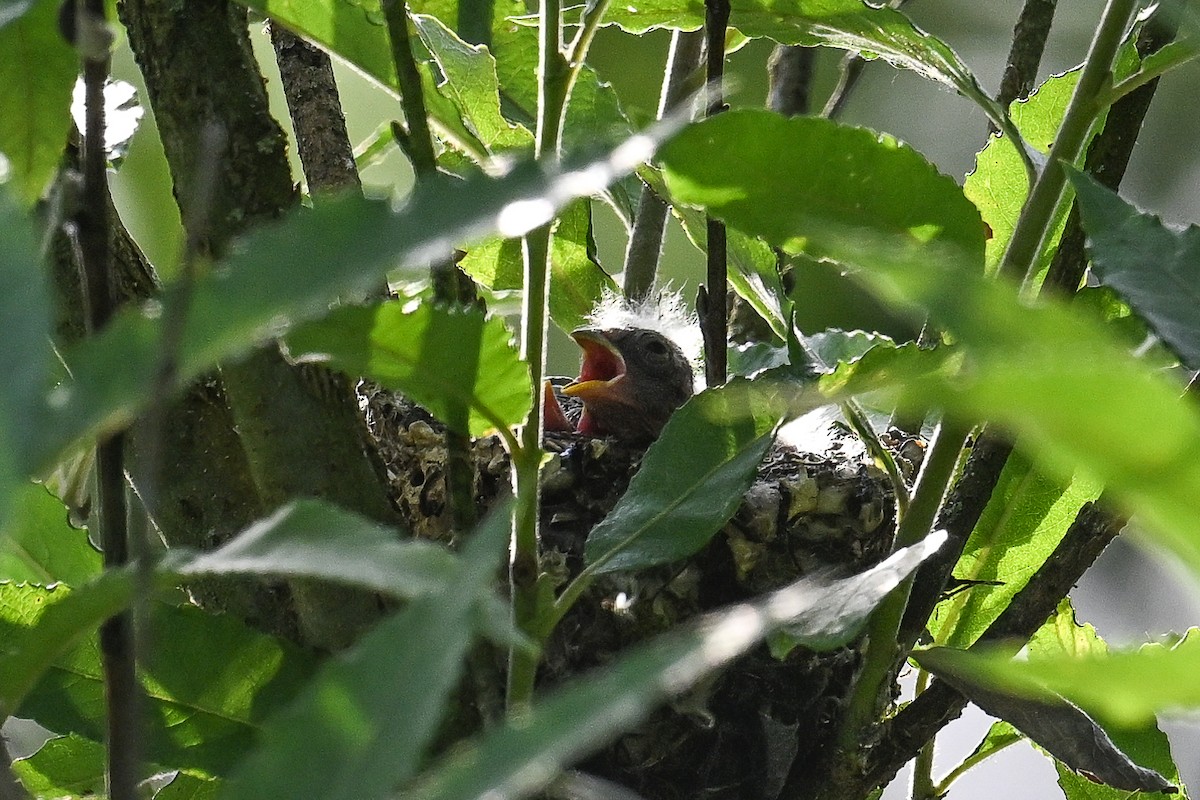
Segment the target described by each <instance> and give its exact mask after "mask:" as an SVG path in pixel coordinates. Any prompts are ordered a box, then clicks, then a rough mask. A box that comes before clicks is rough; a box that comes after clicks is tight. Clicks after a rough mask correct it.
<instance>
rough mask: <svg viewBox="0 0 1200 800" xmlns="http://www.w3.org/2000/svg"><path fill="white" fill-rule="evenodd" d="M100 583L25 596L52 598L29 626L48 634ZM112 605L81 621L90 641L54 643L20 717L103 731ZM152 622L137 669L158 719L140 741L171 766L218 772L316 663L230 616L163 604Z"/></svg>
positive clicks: (148, 754)
mask: <svg viewBox="0 0 1200 800" xmlns="http://www.w3.org/2000/svg"><path fill="white" fill-rule="evenodd" d="M121 577H124V576H121ZM94 586H96V584H90V585H89V586H87V587H82V588H80V589H78V590H75V591H74V592H72V593H71V594H70V595H68V596H67V597H66V598H65V599H62V600H58V599H57V598H55V599H54V600H53V601H51V597H52V595H50V594H49V593H44V594H43V595H42V596H41V597H37V596H33V597H26V600H27V602H28V601H29V600H32V601H33V602H37V603H43V604H44V603H50V605H49V608H48V609H47V610H46V613H45V615H44V616H43V617H42V619H40V620H38V624H37V626H36V627H35V628H33V629H28V630H31V631H34V632H36V633H37V635H39V636H40V635H44V634H45V633H46V632H47V625H46V621H47V620H48V619H49V618H50V615H51V614H53V613H54V612H55V611H56V610H57V609H59V608H60V607H63V606H67V605H68V604H70V603H71V601H72V600H74V599H75V598H76V597H78V596H79V595H81V594H83V593H84V592H85V591H87V590H89V589H91V588H92V587H94ZM122 586H123V588H125V589H126V591H125V593H124V595H123V597H121V598H119V599H123V600H125V602H128V600H129V593H128V582H127V581H126V582H125V583H124V584H122ZM55 591H56V592H57V591H61V590H55ZM27 594H28V593H27ZM115 610H119V608H118V609H113V608H111V607H110V608H109V609H108V614H105V615H104V617H101V618H100V619H96V618H95V617H93V618H91V619H90V620H89V621H87V622H85V623H84V624H81V625H80V626H79V627H80V628H81V630H80V631H79V633H81V634H86V635H87V640H85V641H80V642H79V644H78V645H77V646H74V647H70V648H66V647H62V646H59V647H58V652H57V653H56V655H55V658H54V660H53V662H52V665H50V668H49V669H48V670H47V671H46V673H45V675H44V676H43V677H42V679H41V681H40V682H39V683H38V684H37V686H36V688H34V689H33V690H32V691H31V692H30V693H29V695H28V696H27V697H26V698H25V701H24V703H23V704H22V705H21V706H20V711H21V715H22V716H27V717H29V718H31V719H34V720H36V721H37V722H38V723H39V724H41V725H43V726H45V727H47V728H49V729H51V730H54V731H58V732H60V733H76V734H79V735H82V736H85V737H87V738H89V739H93V740H95V741H102V740H103V738H104V725H105V722H104V707H105V703H104V675H103V669H102V667H101V662H100V653H99V646H98V643H97V641H96V638H95V629H96V626H97V625H98V624H99V622H100V621H101V620H102V619H103V618H105V617H107V616H109V615H111V614H112V613H113V612H114V611H115ZM6 616H7V614H6ZM97 616H99V615H97ZM153 623H154V627H153V630H152V631H151V633H150V636H151V639H152V641H153V642H154V645H155V646H154V648H153V649H152V650H151V651H150V655H149V657H148V660H147V661H145V662H144V663H142V664H141V665H140V666H141V669H140V671H139V672H140V678H141V683H142V686H143V689H144V691H145V697H146V700H145V707H146V710H147V713H148V714H149V715H150V717H151V719H152V720H153V721H152V722H151V723H150V724H148V725H146V726H145V727H144V728H143V730H142V738H141V747H142V750H143V753H144V756H145V758H146V759H147V760H149V761H151V762H153V763H156V764H159V765H162V766H165V767H198V768H201V769H204V770H206V771H209V772H218V773H219V772H221V771H223V770H226V769H228V768H230V767H231V766H232V765H233V764H234V763H236V762H237V761H238V760H239V759H241V757H242V756H243V755H244V753H245V752H246V750H247V748H249V747H250V746H251V744H252V743H253V742H254V740H255V737H256V735H257V732H258V728H259V726H260V724H261V723H262V720H263V719H265V718H266V717H267V716H269V715H270V714H271V713H272V712H273V711H274V710H275V709H277V708H279V707H280V706H281V705H282V703H283V702H284V701H285V700H287V699H288V698H289V697H291V696H292V695H293V694H295V692H296V691H297V690H298V689H299V688H300V687H301V686H302V685H304V682H305V681H306V680H307V678H308V676H309V675H310V674H311V671H312V658H311V656H309V655H307V654H304V653H301V652H300V651H299V650H298V649H297V648H295V647H294V646H291V645H288V644H286V643H284V642H282V641H280V640H277V639H274V638H272V637H270V636H267V635H264V634H261V633H258V632H256V631H252V630H251V629H249V628H248V627H246V625H245V624H243V623H242V622H240V621H238V620H235V619H233V618H232V617H224V616H215V615H211V614H208V613H205V612H203V611H201V610H200V609H198V608H195V607H191V606H187V607H182V608H176V607H173V606H167V605H164V604H157V605H156V607H155V608H154V609H153ZM76 640H77V641H78V640H79V637H78V636H77V637H76ZM21 641H22V642H23V643H24V642H27V641H28V637H26V638H23V639H22V640H21ZM0 685H3V686H7V684H6V683H3V682H0Z"/></svg>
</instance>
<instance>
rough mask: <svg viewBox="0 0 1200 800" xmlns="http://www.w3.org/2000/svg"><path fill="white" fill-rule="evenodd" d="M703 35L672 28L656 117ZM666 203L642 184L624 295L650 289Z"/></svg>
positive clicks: (678, 91)
mask: <svg viewBox="0 0 1200 800" xmlns="http://www.w3.org/2000/svg"><path fill="white" fill-rule="evenodd" d="M703 45H704V35H703V34H702V33H700V32H699V31H692V32H689V31H675V33H674V34H672V36H671V49H670V51H669V52H668V54H667V68H666V76H665V77H664V78H663V85H662V93H661V94H660V95H659V100H658V118H659V119H662V118H663V117H665V116H666V115H667V113H668V112H669V111H671V110H672V109H674V108H675V107H676V106H677V105H678V104H679V101H680V100H681V99H682V97H683V96H685V92H684V89H683V87H684V86H685V85H686V81H687V78H688V76H689V75H690V74H691V73H692V72H693V71H694V70H695V69H696V67H697V66H699V64H700V49H701V47H702V46H703ZM667 211H668V206H667V204H666V203H665V202H664V201H663V199H662V198H661V197H659V196H658V195H657V194H655V192H654V190H653V189H651V188H650V187H649V186H642V192H641V195H640V196H639V198H638V207H637V213H636V214H635V215H634V219H633V230H632V231H631V232H630V234H629V246H628V247H627V248H626V250H625V286H624V289H625V296H626V297H628V298H630V299H631V300H640V299H642V298H644V297H645V296H646V295H647V294H649V293H650V288H651V287H652V286H653V285H654V278H655V275H656V274H657V272H658V259H659V257H660V256H661V255H662V242H663V234H664V233H665V231H666V225H667Z"/></svg>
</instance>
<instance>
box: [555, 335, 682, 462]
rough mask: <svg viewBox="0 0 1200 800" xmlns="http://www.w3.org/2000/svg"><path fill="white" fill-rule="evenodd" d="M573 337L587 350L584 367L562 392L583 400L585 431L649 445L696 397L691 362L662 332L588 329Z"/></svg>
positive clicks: (581, 420)
mask: <svg viewBox="0 0 1200 800" xmlns="http://www.w3.org/2000/svg"><path fill="white" fill-rule="evenodd" d="M571 338H573V339H574V340H575V342H576V343H577V344H578V345H579V346H580V347H581V348H582V349H583V364H582V366H581V367H580V370H579V377H578V378H577V379H576V380H575V381H574V382H572V383H571V384H569V385H567V386H566V387H564V388H563V390H562V391H563V394H565V395H567V396H568V397H575V398H578V399H579V400H581V401H583V416H582V417H581V418H580V420H579V426H578V430H579V432H580V433H584V434H587V435H590V436H615V437H616V438H618V439H622V440H625V441H628V442H632V443H643V442H648V441H650V440H652V439H655V438H657V437H658V434H659V433H660V432H661V431H662V429H663V426H664V425H666V424H667V420H668V419H669V418H670V416H671V414H672V413H674V411H675V409H677V408H679V407H680V406H681V405H683V404H684V403H685V402H686V401H687V400H688V398H690V397H691V396H692V384H693V380H694V379H693V372H692V364H691V361H689V360H688V358H687V356H685V355H684V353H683V351H682V350H681V349H680V347H679V346H678V345H677V344H675V342H674V341H672V340H671V338H670V337H668V336H666V335H665V334H663V333H660V332H659V331H656V330H651V329H648V328H609V329H596V328H583V329H580V330H577V331H575V332H574V333H572V334H571Z"/></svg>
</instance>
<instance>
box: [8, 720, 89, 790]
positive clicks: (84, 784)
mask: <svg viewBox="0 0 1200 800" xmlns="http://www.w3.org/2000/svg"><path fill="white" fill-rule="evenodd" d="M105 761H106V759H105V749H104V745H102V744H100V743H99V742H94V741H92V740H91V739H86V738H84V737H82V736H76V735H74V734H71V735H68V736H55V737H53V738H52V739H48V740H47V741H46V743H45V744H43V745H42V746H41V747H40V748H38V750H37V752H35V753H33V754H32V755H30V756H29V757H28V758H18V759H16V760H14V761H13V764H12V771H13V775H15V776H16V777H17V778H18V779H19V780H20V781H21V785H22V786H23V787H24V788H25V791H26V792H28V793H29V794H30V795H32V796H33V797H55V798H59V797H87V796H94V795H102V794H104V790H105V771H104V770H105Z"/></svg>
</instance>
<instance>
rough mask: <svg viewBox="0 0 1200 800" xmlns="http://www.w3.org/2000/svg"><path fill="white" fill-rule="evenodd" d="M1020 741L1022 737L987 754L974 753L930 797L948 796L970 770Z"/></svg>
mask: <svg viewBox="0 0 1200 800" xmlns="http://www.w3.org/2000/svg"><path fill="white" fill-rule="evenodd" d="M1020 741H1022V737H1020V736H1014V737H1013V738H1012V739H1010V740H1008V741H1006V742H1002V743H1001V744H998V745H996V746H995V747H993V748H992V749H991V750H988V751H987V752H986V753H972V754H971V755H969V756H967V757H966V758H964V759H963V762H962V763H961V764H959V765H958V766H957V767H955V768H954V769H952V770H950V772H948V773H947V774H946V777H944V778H942V780H941V781H940V782H939V783H938V784H937V786H935V787H934V789H933V794H932V795H930V797H942V796H944V795H945V794H946V792H948V791H950V786H951V785H952V784H953V783H954V782H955V781H956V780H958V779H959V778H961V777H962V776H963V775H965V774H966V772H967V771H968V770H970V769H971V768H972V767H974V766H975V765H976V764H981V763H983V762H984V761H986V760H987V759H989V758H991V757H992V756H994V755H996V753H999V752H1000V751H1001V750H1004V749H1005V748H1008V747H1012V746H1013V745H1014V744H1017V743H1018V742H1020Z"/></svg>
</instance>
